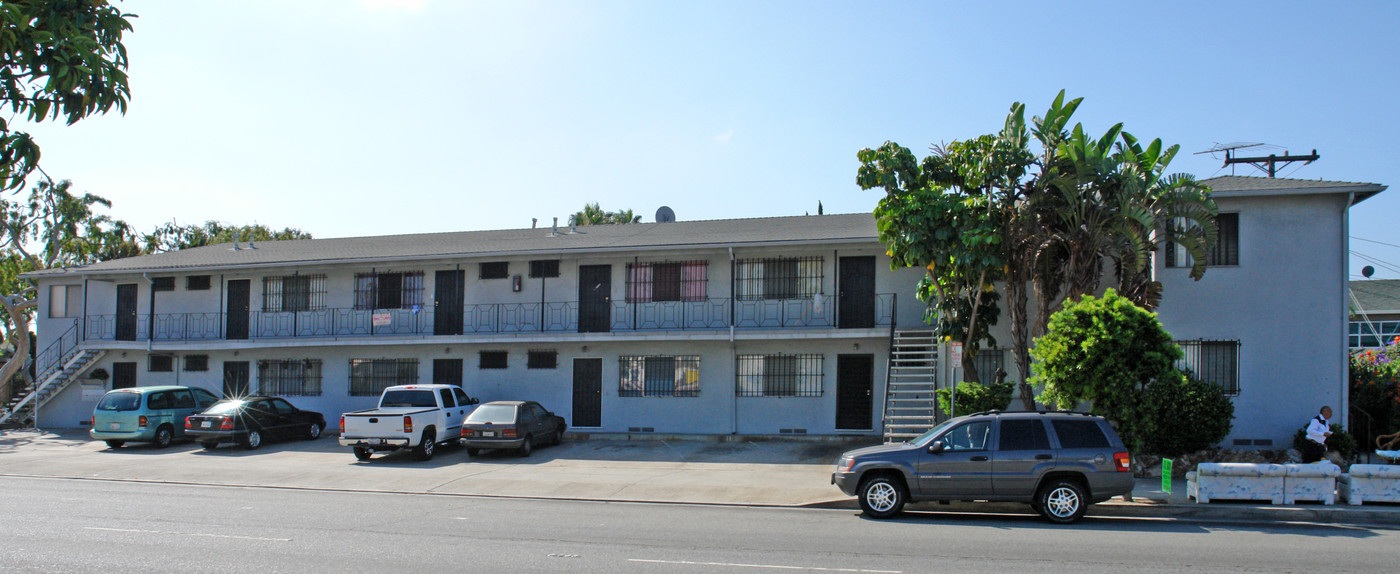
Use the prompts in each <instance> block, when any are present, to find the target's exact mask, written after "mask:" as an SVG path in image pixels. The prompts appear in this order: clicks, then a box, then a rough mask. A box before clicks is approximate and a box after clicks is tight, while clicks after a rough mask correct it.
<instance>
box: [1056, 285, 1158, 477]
mask: <svg viewBox="0 0 1400 574" xmlns="http://www.w3.org/2000/svg"><path fill="white" fill-rule="evenodd" d="M1031 355H1032V356H1034V357H1035V359H1036V362H1035V364H1034V365H1033V369H1034V371H1035V377H1034V378H1033V379H1032V380H1033V381H1034V382H1035V383H1037V384H1039V385H1043V386H1044V389H1045V390H1044V392H1043V393H1042V394H1041V395H1040V400H1041V401H1042V402H1045V403H1050V404H1054V405H1057V406H1059V408H1061V409H1071V408H1074V407H1076V406H1077V405H1079V404H1080V403H1082V402H1085V401H1088V402H1089V403H1090V404H1091V405H1092V407H1091V410H1092V412H1093V413H1094V414H1097V415H1101V416H1103V417H1104V418H1106V419H1108V420H1110V421H1112V422H1113V423H1114V426H1115V427H1116V428H1117V429H1118V434H1119V435H1120V436H1121V437H1122V438H1123V442H1124V443H1125V444H1127V445H1128V448H1129V449H1132V450H1133V451H1136V452H1141V451H1142V446H1143V439H1144V437H1146V436H1147V434H1148V433H1149V432H1150V431H1151V426H1152V422H1151V421H1152V416H1151V412H1150V409H1149V408H1147V401H1146V400H1145V399H1144V397H1143V395H1144V393H1145V392H1146V389H1147V387H1148V385H1151V384H1152V383H1153V382H1156V381H1163V380H1168V379H1171V380H1173V381H1179V380H1180V378H1181V373H1180V372H1178V371H1177V370H1176V366H1175V364H1176V361H1177V359H1180V358H1181V356H1182V353H1181V349H1179V348H1177V346H1176V344H1175V343H1173V342H1172V337H1171V334H1170V333H1167V331H1166V329H1163V328H1162V324H1161V323H1160V322H1158V321H1157V315H1156V314H1155V313H1151V312H1149V311H1147V310H1145V309H1142V308H1141V307H1138V306H1136V305H1133V303H1132V302H1131V301H1129V300H1128V299H1126V298H1123V297H1120V296H1118V293H1117V292H1115V291H1114V290H1113V289H1109V290H1107V291H1106V292H1105V293H1104V296H1103V297H1102V298H1095V297H1093V296H1085V297H1084V298H1082V299H1080V300H1079V301H1070V302H1066V303H1065V305H1064V308H1063V309H1061V310H1059V311H1058V312H1056V313H1055V314H1054V315H1052V316H1051V317H1050V325H1049V330H1048V331H1047V332H1046V333H1045V335H1044V336H1043V337H1041V338H1039V339H1037V340H1036V343H1035V347H1033V348H1032V349H1031Z"/></svg>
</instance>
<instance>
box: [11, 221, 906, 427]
mask: <svg viewBox="0 0 1400 574" xmlns="http://www.w3.org/2000/svg"><path fill="white" fill-rule="evenodd" d="M889 267H890V266H889V259H888V257H887V256H886V255H885V254H884V249H883V248H882V247H881V246H880V244H879V243H878V242H877V241H876V232H875V224H874V220H873V218H871V216H870V215H868V214H855V215H830V216H817V217H783V218H764V219H740V220H724V221H690V222H668V223H650V224H633V225H604V226H588V227H581V228H577V229H554V228H548V229H533V228H532V229H513V230H503V231H471V232H460V233H438V234H419V235H401V236H389V237H359V238H343V239H316V240H306V241H278V242H265V243H264V242H254V243H238V244H233V245H228V244H225V245H214V246H207V247H201V248H197V249H188V250H182V251H176V252H170V253H163V254H158V255H150V256H144V257H135V258H130V259H122V260H116V261H108V262H104V263H99V264H95V265H89V266H86V267H82V268H75V269H62V270H52V271H45V272H40V273H35V274H33V275H32V276H31V277H32V279H33V280H35V281H36V282H37V284H38V285H39V287H40V292H41V293H40V303H41V308H42V312H41V313H40V318H39V319H38V321H37V324H38V332H39V337H40V339H39V347H38V348H39V349H41V350H43V351H42V352H41V353H40V355H41V356H40V358H39V361H38V362H39V366H38V369H39V370H40V371H52V369H54V368H55V367H56V365H57V364H58V363H62V362H69V361H74V360H82V359H81V358H80V357H76V356H74V353H73V352H72V351H71V350H72V349H75V348H81V349H84V350H86V351H88V353H87V354H89V355H94V357H93V358H92V359H91V360H90V364H88V365H84V366H83V368H82V372H81V373H79V374H77V375H76V379H77V381H76V383H74V384H70V385H68V386H67V387H66V388H64V389H63V390H62V391H61V392H60V393H59V394H57V395H56V396H54V397H53V398H52V399H51V400H49V401H48V402H47V403H46V404H44V405H43V406H42V407H41V412H40V417H41V422H42V423H43V424H46V425H49V426H79V425H82V424H85V422H86V421H87V420H88V418H89V416H90V415H91V411H92V407H93V405H94V402H95V400H96V399H97V397H98V396H99V395H100V394H101V392H103V391H105V390H108V389H114V388H122V387H128V386H133V385H156V384H176V383H178V384H185V385H198V386H202V387H205V388H207V389H210V390H212V391H215V392H223V393H228V394H237V393H248V392H258V393H266V394H276V395H281V396H287V397H291V398H292V400H293V401H294V402H296V403H297V404H298V406H301V407H303V408H308V409H313V410H318V411H322V412H324V413H325V414H327V416H328V417H330V418H332V419H333V418H334V417H336V416H338V415H339V413H341V412H344V411H349V410H356V409H361V408H367V407H369V406H373V404H374V402H375V400H376V398H377V397H378V395H379V393H380V391H381V390H382V389H383V388H384V387H386V386H390V385H397V384H407V383H418V382H425V383H426V382H437V383H450V384H459V385H462V386H463V387H464V389H465V390H467V392H468V393H469V394H470V395H472V396H475V397H478V398H480V399H481V400H483V401H489V400H503V399H529V400H537V401H539V402H541V403H542V404H544V405H546V406H547V407H548V408H550V409H552V410H555V411H558V412H560V413H561V414H562V415H563V416H565V417H566V418H567V419H568V422H569V425H570V427H571V428H577V429H594V430H597V431H601V432H629V431H631V432H661V433H703V434H729V433H739V434H784V433H803V434H805V433H811V434H840V433H848V432H850V433H872V432H874V433H878V432H879V430H880V421H881V417H880V413H879V409H880V408H882V407H883V405H882V404H881V403H880V402H879V401H878V400H877V398H878V397H879V396H880V392H881V389H882V388H883V382H884V373H885V368H886V364H887V362H888V361H887V359H888V347H889V341H890V336H891V330H892V328H893V327H894V326H895V325H896V324H903V325H911V326H917V325H918V324H919V320H920V319H919V317H920V314H921V312H922V310H921V308H920V305H919V304H917V302H914V303H912V304H909V303H906V304H905V305H902V307H903V309H900V308H899V307H901V305H899V304H898V303H897V301H899V299H901V298H909V299H912V297H911V296H909V295H908V294H909V293H911V292H912V289H911V286H912V285H913V284H914V282H915V281H917V278H918V271H917V270H912V271H910V270H905V271H890V269H889ZM98 352H100V353H101V354H100V356H95V355H97V353H98ZM65 357H68V358H65ZM104 375H105V376H104Z"/></svg>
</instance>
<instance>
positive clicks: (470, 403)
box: [467, 399, 481, 405]
mask: <svg viewBox="0 0 1400 574" xmlns="http://www.w3.org/2000/svg"><path fill="white" fill-rule="evenodd" d="M480 402H481V401H478V400H476V399H470V400H468V401H467V404H469V405H474V404H477V403H480Z"/></svg>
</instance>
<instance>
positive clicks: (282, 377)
mask: <svg viewBox="0 0 1400 574" xmlns="http://www.w3.org/2000/svg"><path fill="white" fill-rule="evenodd" d="M258 393H259V394H263V395H272V396H279V397H319V396H321V360H320V359H304V360H297V359H284V360H263V361H258Z"/></svg>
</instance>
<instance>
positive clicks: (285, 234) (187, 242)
mask: <svg viewBox="0 0 1400 574" xmlns="http://www.w3.org/2000/svg"><path fill="white" fill-rule="evenodd" d="M288 239H311V234H310V233H307V232H305V231H302V230H300V229H295V228H291V227H287V228H283V229H281V230H274V229H272V228H269V227H267V226H266V225H262V224H258V223H254V224H251V225H234V224H231V223H224V222H222V221H206V222H204V223H202V224H195V225H180V224H178V223H176V222H174V221H171V222H169V223H166V224H165V225H162V226H160V227H158V228H156V230H155V231H153V232H151V233H149V234H146V235H145V236H144V237H143V241H144V242H145V251H146V252H147V253H161V252H165V251H175V250H178V249H189V248H192V247H202V246H205V245H215V244H219V243H233V242H237V241H281V240H288Z"/></svg>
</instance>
